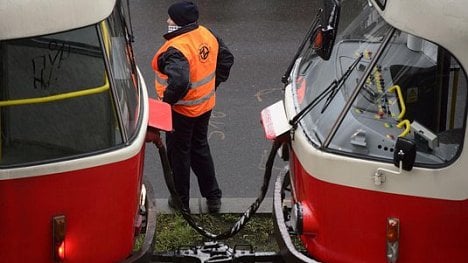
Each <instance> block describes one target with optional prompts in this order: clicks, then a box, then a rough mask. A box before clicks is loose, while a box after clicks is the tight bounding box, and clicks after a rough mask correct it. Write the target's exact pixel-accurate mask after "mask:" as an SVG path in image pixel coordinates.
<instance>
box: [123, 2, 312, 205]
mask: <svg viewBox="0 0 468 263" xmlns="http://www.w3.org/2000/svg"><path fill="white" fill-rule="evenodd" d="M173 2H175V1H165V0H160V1H155V0H132V1H130V9H131V14H132V23H133V29H134V35H135V42H134V51H135V57H136V60H137V63H138V65H139V68H140V70H141V72H142V74H143V77H144V78H145V80H146V84H147V88H148V93H149V96H150V97H152V98H155V97H156V96H155V94H156V92H155V90H154V86H153V83H154V72H153V71H152V69H151V65H150V63H151V60H152V58H153V56H154V54H155V53H156V51H157V50H158V48H159V47H160V46H161V45H162V44H163V43H164V39H163V37H162V35H163V34H164V33H165V32H166V31H167V24H166V20H167V8H168V7H169V5H170V4H171V3H173ZM194 2H196V3H197V4H198V6H199V10H200V19H199V24H201V25H204V26H206V27H209V28H210V29H212V30H213V31H214V32H216V33H217V34H218V35H219V36H221V38H223V40H224V42H225V44H226V45H227V46H228V47H229V48H230V50H231V52H232V53H233V54H234V57H235V63H234V66H233V68H232V70H231V75H230V78H229V80H228V81H227V82H225V83H223V84H221V86H220V87H219V88H218V90H217V105H216V107H215V109H214V110H213V116H212V119H211V121H210V128H209V142H210V147H211V151H212V155H213V158H214V162H215V167H216V172H217V179H218V183H219V185H220V187H221V189H222V191H223V198H224V200H225V201H224V203H223V204H224V205H223V208H222V211H225V212H230V211H231V212H236V211H237V210H239V211H243V210H244V209H246V208H247V207H248V206H249V205H250V203H251V201H252V200H254V199H255V198H256V197H257V196H258V195H259V193H260V187H261V186H262V181H263V175H264V171H265V162H266V159H267V156H268V154H269V151H270V148H271V144H272V143H271V142H270V141H268V140H266V139H265V137H264V132H263V129H262V126H261V123H260V112H261V110H262V109H264V108H265V107H267V106H269V105H271V104H273V103H275V102H276V101H278V100H281V99H282V97H283V87H284V85H283V84H282V83H281V77H282V76H283V74H284V72H285V71H286V69H287V67H288V65H289V64H290V63H291V61H292V58H293V56H294V54H295V53H296V51H297V49H298V47H299V45H300V43H301V41H302V39H303V37H304V35H305V33H306V32H307V30H308V27H309V26H310V25H311V23H312V20H313V18H314V16H315V14H316V12H317V10H318V8H319V3H321V1H320V0H314V1H310V0H309V1H306V0H289V1H285V0H210V1H208V0H203V1H202V0H200V1H194ZM286 165H287V164H286V163H285V162H283V161H281V160H280V159H279V158H276V161H275V165H274V169H273V174H272V179H271V181H270V185H269V191H268V193H267V199H266V200H267V201H266V203H268V201H269V200H271V198H270V197H271V196H272V189H273V185H274V180H275V178H276V176H277V175H278V173H280V172H284V168H285V166H286ZM144 173H145V177H147V178H148V179H149V180H150V181H151V182H152V185H153V187H154V191H155V193H156V197H157V198H158V203H159V204H161V205H163V204H164V203H165V200H166V199H167V197H168V196H169V192H168V190H167V187H166V185H165V182H164V177H163V174H162V169H161V162H160V160H159V155H158V153H157V148H156V147H155V146H154V145H148V146H147V149H146V158H145V171H144ZM200 196H201V195H200V192H199V190H198V184H197V181H196V178H195V176H194V175H193V176H192V183H191V198H193V199H192V200H191V204H192V203H193V204H194V205H195V206H197V205H198V204H200V203H201V201H200V200H201V199H200ZM199 207H200V206H199ZM234 207H235V208H234ZM269 208H271V205H270V206H269V207H267V208H266V209H267V210H268V209H269ZM202 210H203V209H202ZM202 210H200V211H202ZM233 210H236V211H233Z"/></svg>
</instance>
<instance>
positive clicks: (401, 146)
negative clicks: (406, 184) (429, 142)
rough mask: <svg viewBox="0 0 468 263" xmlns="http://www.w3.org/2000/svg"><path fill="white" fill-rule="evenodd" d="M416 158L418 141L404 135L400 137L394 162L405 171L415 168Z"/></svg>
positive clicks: (396, 145) (394, 153)
mask: <svg viewBox="0 0 468 263" xmlns="http://www.w3.org/2000/svg"><path fill="white" fill-rule="evenodd" d="M415 160H416V143H415V142H413V141H412V140H409V139H406V138H404V137H398V139H397V141H396V144H395V151H394V152H393V164H394V165H395V166H396V167H400V162H401V165H402V169H403V170H405V171H411V169H413V165H414V161H415Z"/></svg>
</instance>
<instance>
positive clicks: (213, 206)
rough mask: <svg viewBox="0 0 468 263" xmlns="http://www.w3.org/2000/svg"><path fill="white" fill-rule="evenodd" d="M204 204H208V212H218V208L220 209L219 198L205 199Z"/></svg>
mask: <svg viewBox="0 0 468 263" xmlns="http://www.w3.org/2000/svg"><path fill="white" fill-rule="evenodd" d="M206 205H207V206H208V212H210V213H219V210H220V209H221V198H218V199H206Z"/></svg>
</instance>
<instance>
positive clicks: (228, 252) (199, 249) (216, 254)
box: [151, 241, 284, 263]
mask: <svg viewBox="0 0 468 263" xmlns="http://www.w3.org/2000/svg"><path fill="white" fill-rule="evenodd" d="M151 260H152V261H153V262H183V263H185V262H207V263H215V262H216V263H218V262H219V263H221V262H284V261H283V260H282V258H281V256H280V255H278V254H277V253H275V252H255V251H254V249H253V247H252V246H251V245H242V246H234V248H230V247H229V246H227V245H225V244H224V243H222V242H216V241H212V242H205V244H204V245H203V246H193V247H180V248H178V249H177V250H175V251H173V252H169V253H158V254H153V256H152V258H151Z"/></svg>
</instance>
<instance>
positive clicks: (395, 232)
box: [387, 218, 400, 243]
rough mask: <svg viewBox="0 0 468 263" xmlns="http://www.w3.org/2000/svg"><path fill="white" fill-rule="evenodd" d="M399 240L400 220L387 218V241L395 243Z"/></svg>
mask: <svg viewBox="0 0 468 263" xmlns="http://www.w3.org/2000/svg"><path fill="white" fill-rule="evenodd" d="M399 238H400V220H398V218H389V219H388V221H387V241H388V242H391V243H393V242H396V241H398V239H399Z"/></svg>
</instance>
